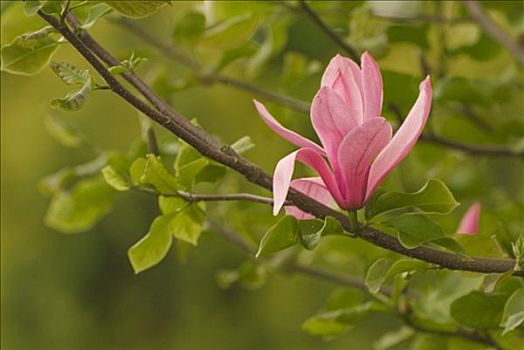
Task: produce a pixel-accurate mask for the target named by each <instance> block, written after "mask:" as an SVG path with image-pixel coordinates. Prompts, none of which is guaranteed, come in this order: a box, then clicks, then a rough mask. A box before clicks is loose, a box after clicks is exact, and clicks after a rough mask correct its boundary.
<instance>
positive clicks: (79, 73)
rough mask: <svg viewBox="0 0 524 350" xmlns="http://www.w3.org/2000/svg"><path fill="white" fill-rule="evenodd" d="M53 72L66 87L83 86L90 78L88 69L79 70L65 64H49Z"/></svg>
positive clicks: (69, 64)
mask: <svg viewBox="0 0 524 350" xmlns="http://www.w3.org/2000/svg"><path fill="white" fill-rule="evenodd" d="M49 66H50V67H51V69H52V70H53V72H55V74H56V75H58V77H59V78H60V79H62V80H63V81H64V83H66V84H67V85H74V84H85V83H86V82H87V81H88V80H89V79H90V78H91V76H90V74H89V70H88V69H80V68H77V67H75V66H74V65H72V64H71V63H67V62H51V64H50V65H49Z"/></svg>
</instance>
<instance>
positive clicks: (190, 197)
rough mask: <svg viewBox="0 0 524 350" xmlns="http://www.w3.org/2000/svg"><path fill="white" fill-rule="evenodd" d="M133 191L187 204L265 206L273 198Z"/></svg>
mask: <svg viewBox="0 0 524 350" xmlns="http://www.w3.org/2000/svg"><path fill="white" fill-rule="evenodd" d="M133 189H135V190H137V191H140V192H144V193H148V194H152V195H155V196H164V197H178V198H182V199H184V200H185V201H187V202H233V201H246V202H255V203H262V204H267V205H273V198H269V197H263V196H257V195H254V194H251V193H228V194H203V193H191V192H186V191H177V192H174V193H160V192H157V191H155V190H153V189H150V188H147V187H133ZM285 204H286V205H292V203H291V202H290V201H286V203H285Z"/></svg>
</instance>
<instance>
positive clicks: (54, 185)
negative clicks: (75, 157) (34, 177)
mask: <svg viewBox="0 0 524 350" xmlns="http://www.w3.org/2000/svg"><path fill="white" fill-rule="evenodd" d="M75 178H76V172H75V170H74V169H73V168H70V167H66V168H63V169H60V170H59V171H57V172H56V173H54V174H50V175H47V176H46V177H44V178H43V179H41V180H40V182H39V183H38V189H39V190H40V192H42V193H43V194H45V195H53V194H55V193H57V192H59V191H62V190H63V189H64V187H65V186H66V185H67V184H69V183H71V181H73V180H74V179H75Z"/></svg>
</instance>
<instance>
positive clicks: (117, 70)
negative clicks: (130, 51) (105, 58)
mask: <svg viewBox="0 0 524 350" xmlns="http://www.w3.org/2000/svg"><path fill="white" fill-rule="evenodd" d="M107 70H108V71H109V72H110V73H111V74H113V75H118V74H122V73H126V72H129V69H127V68H126V67H124V66H122V65H120V64H119V65H117V66H112V67H109V68H108V69H107Z"/></svg>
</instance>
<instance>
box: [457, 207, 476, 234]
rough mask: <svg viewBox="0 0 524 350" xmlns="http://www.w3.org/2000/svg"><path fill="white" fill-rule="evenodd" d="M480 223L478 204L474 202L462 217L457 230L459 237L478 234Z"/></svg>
mask: <svg viewBox="0 0 524 350" xmlns="http://www.w3.org/2000/svg"><path fill="white" fill-rule="evenodd" d="M479 221H480V203H478V202H476V203H473V205H471V207H469V209H468V211H467V212H466V214H464V216H463V217H462V220H461V221H460V225H459V227H458V229H457V234H459V235H474V234H477V233H478V232H479Z"/></svg>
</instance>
